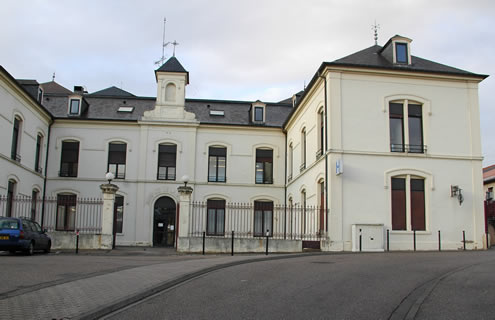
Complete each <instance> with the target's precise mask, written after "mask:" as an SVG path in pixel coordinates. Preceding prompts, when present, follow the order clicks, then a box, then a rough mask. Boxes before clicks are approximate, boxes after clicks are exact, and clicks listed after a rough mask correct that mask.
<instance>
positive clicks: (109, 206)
mask: <svg viewBox="0 0 495 320" xmlns="http://www.w3.org/2000/svg"><path fill="white" fill-rule="evenodd" d="M100 189H101V191H102V192H103V209H102V212H101V239H100V241H99V245H100V249H112V242H113V219H114V217H113V214H114V208H113V207H114V204H115V193H116V192H117V191H118V190H119V187H117V186H116V185H114V184H111V183H106V184H102V185H100Z"/></svg>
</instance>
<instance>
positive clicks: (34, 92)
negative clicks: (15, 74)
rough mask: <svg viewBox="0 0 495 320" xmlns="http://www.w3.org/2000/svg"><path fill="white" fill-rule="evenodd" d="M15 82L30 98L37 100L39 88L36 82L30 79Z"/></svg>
mask: <svg viewBox="0 0 495 320" xmlns="http://www.w3.org/2000/svg"><path fill="white" fill-rule="evenodd" d="M16 81H17V83H19V84H20V85H21V86H22V87H23V88H24V89H26V91H27V92H28V93H29V95H30V96H31V97H33V98H34V99H35V100H38V88H39V86H40V84H39V83H38V81H36V80H31V79H16Z"/></svg>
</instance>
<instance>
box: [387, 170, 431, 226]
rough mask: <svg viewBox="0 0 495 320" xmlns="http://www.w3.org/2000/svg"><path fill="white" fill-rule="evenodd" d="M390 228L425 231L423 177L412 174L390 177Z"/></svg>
mask: <svg viewBox="0 0 495 320" xmlns="http://www.w3.org/2000/svg"><path fill="white" fill-rule="evenodd" d="M391 185H392V188H391V189H392V190H391V199H392V200H391V201H392V230H402V231H414V230H416V231H425V230H426V207H425V179H424V178H422V177H418V176H413V175H401V176H395V177H392V178H391Z"/></svg>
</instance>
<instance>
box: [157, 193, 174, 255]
mask: <svg viewBox="0 0 495 320" xmlns="http://www.w3.org/2000/svg"><path fill="white" fill-rule="evenodd" d="M153 212H154V213H153V246H154V247H173V246H174V243H175V202H174V200H172V199H171V198H169V197H161V198H160V199H158V200H156V202H155V207H154V211H153Z"/></svg>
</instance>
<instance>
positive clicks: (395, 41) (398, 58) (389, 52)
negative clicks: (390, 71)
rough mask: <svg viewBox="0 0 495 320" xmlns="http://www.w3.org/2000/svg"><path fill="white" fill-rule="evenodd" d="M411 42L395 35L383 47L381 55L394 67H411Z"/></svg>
mask: <svg viewBox="0 0 495 320" xmlns="http://www.w3.org/2000/svg"><path fill="white" fill-rule="evenodd" d="M411 42H412V40H411V39H409V38H406V37H403V36H399V35H395V36H393V37H392V38H390V40H388V41H387V43H386V44H385V45H384V46H383V48H382V50H380V54H381V55H382V56H384V57H385V58H387V59H388V60H389V61H391V62H393V64H394V65H406V66H407V65H411Z"/></svg>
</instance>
